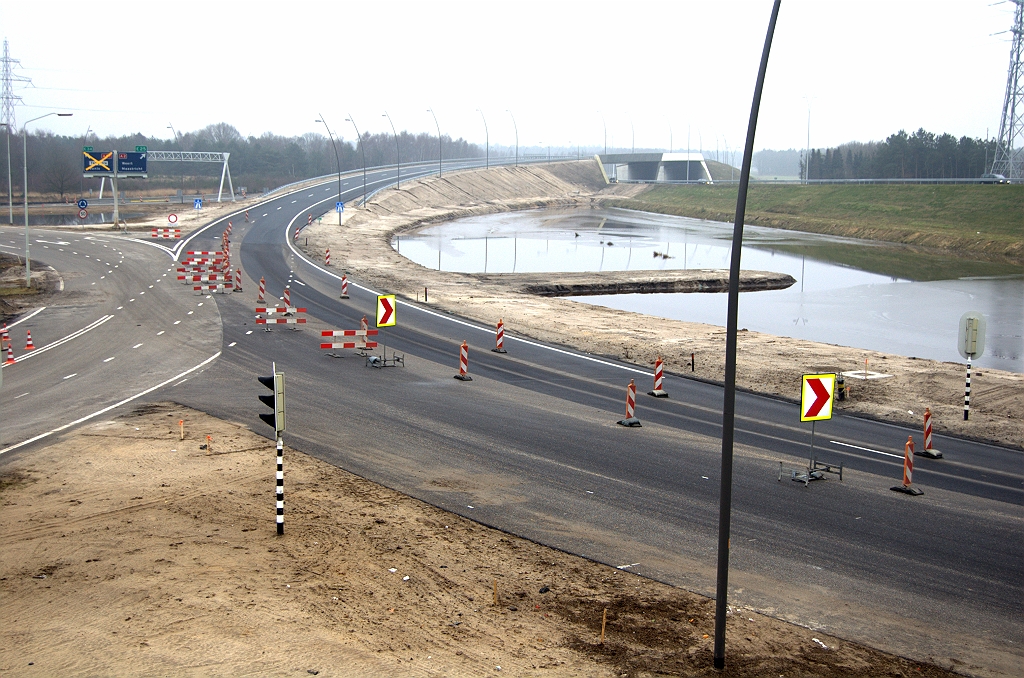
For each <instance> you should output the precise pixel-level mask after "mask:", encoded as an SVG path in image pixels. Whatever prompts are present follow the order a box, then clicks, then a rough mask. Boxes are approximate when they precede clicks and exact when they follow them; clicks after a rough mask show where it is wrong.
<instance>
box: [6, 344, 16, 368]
mask: <svg viewBox="0 0 1024 678" xmlns="http://www.w3.org/2000/svg"><path fill="white" fill-rule="evenodd" d="M13 364H14V347H13V346H12V345H10V344H7V360H5V361H4V365H13Z"/></svg>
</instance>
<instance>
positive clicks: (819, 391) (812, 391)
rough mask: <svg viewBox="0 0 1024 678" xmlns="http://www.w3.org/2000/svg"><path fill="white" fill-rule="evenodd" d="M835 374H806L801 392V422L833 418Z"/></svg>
mask: <svg viewBox="0 0 1024 678" xmlns="http://www.w3.org/2000/svg"><path fill="white" fill-rule="evenodd" d="M835 386H836V375H835V374H805V375H803V388H802V389H801V392H800V421H821V420H822V419H831V418H832V393H833V392H834V391H835Z"/></svg>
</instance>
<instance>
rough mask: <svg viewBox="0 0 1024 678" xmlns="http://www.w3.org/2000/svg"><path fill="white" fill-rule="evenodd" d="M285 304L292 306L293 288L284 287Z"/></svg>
mask: <svg viewBox="0 0 1024 678" xmlns="http://www.w3.org/2000/svg"><path fill="white" fill-rule="evenodd" d="M284 305H285V306H291V305H292V290H291V288H290V287H285V288H284Z"/></svg>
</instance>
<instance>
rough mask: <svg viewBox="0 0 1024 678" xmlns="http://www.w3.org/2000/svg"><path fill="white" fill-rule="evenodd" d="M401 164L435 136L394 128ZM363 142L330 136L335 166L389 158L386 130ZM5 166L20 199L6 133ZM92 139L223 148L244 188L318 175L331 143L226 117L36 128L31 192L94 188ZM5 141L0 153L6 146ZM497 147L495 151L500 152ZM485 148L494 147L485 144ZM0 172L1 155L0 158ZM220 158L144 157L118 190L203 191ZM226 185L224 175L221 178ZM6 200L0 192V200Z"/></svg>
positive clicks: (216, 175)
mask: <svg viewBox="0 0 1024 678" xmlns="http://www.w3.org/2000/svg"><path fill="white" fill-rule="evenodd" d="M398 136H399V145H400V150H401V153H402V164H403V165H404V164H405V163H407V162H417V161H429V160H433V161H436V160H437V153H438V141H437V137H434V136H430V135H429V134H416V135H413V134H409V133H408V132H401V133H399V135H398ZM361 140H362V143H363V149H359V148H358V144H357V143H356V140H355V139H352V140H345V141H341V142H337V141H336V142H335V143H336V144H337V150H338V160H340V163H341V170H342V171H343V172H344V171H348V170H354V169H358V168H360V167H362V166H363V164H362V152H363V151H365V153H366V165H367V166H368V167H374V166H377V165H385V164H391V163H394V162H396V159H397V154H398V150H399V148H396V146H395V137H394V135H391V134H387V135H385V134H368V133H367V134H363V136H362V139H361ZM5 141H6V140H5ZM10 141H11V145H10V149H11V168H12V171H13V175H14V177H13V179H14V181H13V191H14V194H15V195H16V196H18V198H19V199H20V197H21V195H22V193H21V190H22V186H21V184H22V178H21V166H22V150H21V149H22V143H21V139H19V138H18V137H17V136H13V137H12V138H11V140H10ZM83 146H92V147H94V148H95V149H96V150H97V151H101V150H103V151H109V150H114V149H117V150H118V151H134V150H135V147H136V146H147V147H148V148H149V149H150V150H153V151H179V150H184V151H218V152H228V153H230V154H231V157H230V168H231V177H232V180H233V183H234V186H235V189H236V190H237V189H238V188H239V187H240V186H246V187H247V188H248V189H249V192H250V193H253V192H257V191H260V190H262V189H263V188H274V187H277V186H280V185H283V184H287V183H290V182H292V181H298V180H300V179H306V178H309V177H315V176H321V175H324V174H330V173H332V172H336V171H337V168H338V165H337V163H336V161H335V155H334V147H333V146H332V145H331V140H330V139H329V138H328V137H327V136H326V135H323V134H317V133H307V134H303V135H302V136H298V137H283V136H277V135H275V134H271V133H269V132H267V133H265V134H263V135H261V136H259V137H252V136H251V137H243V136H242V135H241V134H240V133H239V132H238V130H237V129H235V128H234V127H233V126H231V125H229V124H227V123H218V124H215V125H209V126H207V127H204V128H203V129H201V130H198V131H195V132H188V133H186V134H182V135H179V137H178V140H177V141H174V140H170V139H157V138H153V137H147V136H145V135H143V134H132V135H127V136H122V137H107V138H97V137H95V136H92V135H90V136H89V138H88V139H84V138H82V137H67V136H57V135H55V134H52V133H46V132H38V133H34V134H30V135H29V136H28V175H29V176H28V184H29V187H30V189H31V190H30V193H31V194H40V193H46V194H48V195H50V196H53V197H54V198H57V199H59V200H60V201H64V200H67V199H70V198H74V197H76V196H78V195H79V193H80V192H81V191H83V188H84V191H86V192H87V191H88V190H89V189H90V188H98V186H99V180H98V179H84V180H83V178H82V147H83ZM441 146H442V150H443V153H444V159H445V160H446V161H447V160H450V159H458V158H476V157H483V156H484V149H483V148H482V147H480V146H477V145H476V144H471V143H469V142H467V141H465V140H464V139H461V138H459V139H452V138H450V137H448V136H442V138H441ZM6 150H7V149H6V144H5V145H4V146H3V147H0V153H5V152H6ZM504 150H505V149H504V148H503V149H502V152H504ZM491 153H492V155H496V154H497V150H496V149H495V148H493V147H492V149H491ZM0 166H3V167H4V174H6V163H2V162H0ZM220 172H221V166H220V164H215V163H175V162H150V163H149V172H148V174H149V179H148V180H147V181H146V182H145V185H142V184H141V182H138V181H128V182H122V183H121V186H120V188H121V189H122V190H125V191H129V192H135V191H139V190H153V189H160V190H164V191H167V190H171V191H173V190H177V189H181V190H183V191H184V192H186V193H191V192H193V191H208V190H210V189H211V187H212V188H214V189H215V188H216V187H217V184H218V183H219V181H220ZM6 179H7V177H6V176H4V181H3V186H2V188H0V191H2V192H3V194H4V198H6V197H7V196H6V193H7V181H6ZM224 190H227V183H225V185H224ZM5 202H6V200H5Z"/></svg>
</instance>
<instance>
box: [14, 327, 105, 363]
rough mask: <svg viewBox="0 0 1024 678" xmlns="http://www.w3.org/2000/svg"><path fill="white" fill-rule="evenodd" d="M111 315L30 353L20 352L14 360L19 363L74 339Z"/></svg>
mask: <svg viewBox="0 0 1024 678" xmlns="http://www.w3.org/2000/svg"><path fill="white" fill-rule="evenodd" d="M113 317H114V316H112V315H105V316H103V317H102V318H100V319H99V320H96V321H93V322H92V323H91V324H89V325H86V326H85V327H83V328H82V329H80V330H76V331H74V332H72V333H71V334H69V335H67V336H66V337H62V338H60V339H58V340H57V341H55V342H53V343H51V344H47V345H46V346H40V347H39V348H37V349H36V350H34V351H32V352H31V353H22V354H21V355H20V356H18V357H17V358H15V359H14V362H17V363H20V362H21V361H22V360H28V359H29V358H31V357H32V356H37V355H39V354H40V353H46V352H47V351H49V350H50V349H51V348H56V347H57V346H60V345H61V344H64V343H67V342H69V341H71V340H72V339H76V338H78V337H80V336H82V335H83V334H85V333H86V332H88V331H89V330H93V329H96V328H97V327H99V326H100V325H102V324H103V323H105V322H107V321H108V320H110V319H111V318H113Z"/></svg>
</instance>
